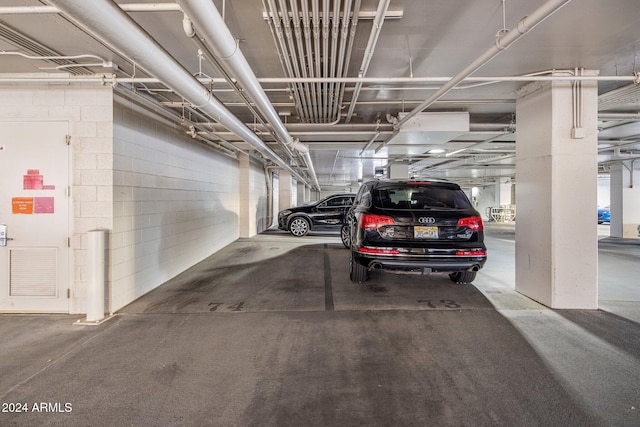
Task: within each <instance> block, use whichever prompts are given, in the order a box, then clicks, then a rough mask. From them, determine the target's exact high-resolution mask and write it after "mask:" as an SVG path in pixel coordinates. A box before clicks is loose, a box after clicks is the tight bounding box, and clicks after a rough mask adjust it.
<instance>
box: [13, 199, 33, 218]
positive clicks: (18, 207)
mask: <svg viewBox="0 0 640 427" xmlns="http://www.w3.org/2000/svg"><path fill="white" fill-rule="evenodd" d="M11 210H12V212H13V213H14V214H24V215H31V214H32V213H33V197H13V198H12V199H11Z"/></svg>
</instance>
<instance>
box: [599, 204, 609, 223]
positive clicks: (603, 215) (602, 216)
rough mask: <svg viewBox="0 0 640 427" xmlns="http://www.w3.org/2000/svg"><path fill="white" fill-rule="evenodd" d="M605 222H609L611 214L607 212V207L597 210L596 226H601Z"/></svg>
mask: <svg viewBox="0 0 640 427" xmlns="http://www.w3.org/2000/svg"><path fill="white" fill-rule="evenodd" d="M605 222H611V212H610V211H609V206H607V207H606V208H599V209H598V224H603V223H605Z"/></svg>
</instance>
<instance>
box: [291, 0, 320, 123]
mask: <svg viewBox="0 0 640 427" xmlns="http://www.w3.org/2000/svg"><path fill="white" fill-rule="evenodd" d="M303 3H306V2H303ZM307 8H308V5H307ZM291 16H292V18H293V28H294V32H295V36H296V37H295V38H296V43H297V46H298V58H299V60H300V72H301V73H302V77H308V71H307V70H309V69H311V68H313V67H309V66H307V61H306V58H307V55H306V53H305V51H304V39H303V37H302V29H301V28H300V18H299V16H300V13H299V11H298V2H297V1H291ZM307 27H308V23H307ZM306 31H307V36H308V35H309V34H308V31H309V29H308V28H307V29H306ZM302 86H303V91H304V100H305V102H306V104H307V111H308V114H309V116H310V117H314V116H315V111H314V103H313V102H312V99H313V98H312V96H311V91H310V87H309V83H303V84H302Z"/></svg>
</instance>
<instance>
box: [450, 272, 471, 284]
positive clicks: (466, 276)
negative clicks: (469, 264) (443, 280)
mask: <svg viewBox="0 0 640 427" xmlns="http://www.w3.org/2000/svg"><path fill="white" fill-rule="evenodd" d="M449 278H450V279H451V280H452V281H454V282H456V283H457V284H459V285H466V284H468V283H471V282H473V281H474V279H475V278H476V272H475V271H457V272H455V273H451V274H449Z"/></svg>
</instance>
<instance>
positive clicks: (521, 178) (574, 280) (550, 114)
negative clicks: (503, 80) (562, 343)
mask: <svg viewBox="0 0 640 427" xmlns="http://www.w3.org/2000/svg"><path fill="white" fill-rule="evenodd" d="M587 73H591V74H592V75H594V74H597V73H595V72H587ZM578 92H580V93H579V94H578ZM577 95H579V96H577ZM597 96H598V91H597V84H596V83H595V82H583V83H582V88H581V89H577V88H574V87H573V85H572V83H571V82H553V83H546V82H545V83H539V82H536V83H531V84H529V85H527V86H525V87H524V88H523V89H521V90H520V91H519V92H518V97H517V104H516V113H517V120H518V131H517V140H516V179H517V183H518V185H517V188H516V197H517V200H518V215H517V218H516V290H517V291H518V292H520V293H522V294H524V295H526V296H528V297H530V298H532V299H534V300H536V301H538V302H540V303H542V304H544V305H546V306H548V307H551V308H558V309H596V308H597V307H598V236H597V221H596V219H595V210H596V206H597V172H598V170H597V103H598V99H597ZM574 99H578V102H577V104H576V105H574ZM576 121H577V122H576ZM574 123H577V125H576V124H574Z"/></svg>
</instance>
